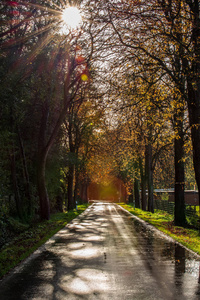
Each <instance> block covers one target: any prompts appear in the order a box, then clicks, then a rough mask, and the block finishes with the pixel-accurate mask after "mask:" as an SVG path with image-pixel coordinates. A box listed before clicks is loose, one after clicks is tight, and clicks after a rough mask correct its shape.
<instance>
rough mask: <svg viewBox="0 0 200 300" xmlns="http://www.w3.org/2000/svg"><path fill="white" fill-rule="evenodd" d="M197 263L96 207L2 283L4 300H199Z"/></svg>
mask: <svg viewBox="0 0 200 300" xmlns="http://www.w3.org/2000/svg"><path fill="white" fill-rule="evenodd" d="M198 279H199V258H198V256H196V255H193V254H192V253H190V252H188V251H187V250H186V249H185V248H182V247H180V246H179V245H178V244H175V243H174V242H173V241H172V240H171V239H167V238H166V237H165V236H164V235H162V234H159V233H158V231H157V230H152V228H151V226H148V225H145V224H144V223H143V222H140V221H139V220H138V219H137V218H135V217H133V216H131V215H130V214H129V213H128V212H126V211H124V210H123V209H121V208H120V207H119V206H117V205H115V204H109V203H94V204H92V205H91V206H90V207H89V208H88V209H87V210H86V211H85V212H84V213H83V214H81V215H80V216H79V217H78V218H76V219H75V220H73V221H72V222H71V223H70V224H68V226H66V227H65V228H64V229H62V230H61V231H59V232H58V233H57V234H56V235H55V236H54V237H52V239H50V240H49V241H48V242H47V243H46V244H45V245H44V246H42V247H41V248H39V249H38V251H36V253H34V255H32V256H31V257H30V258H29V259H28V260H27V261H26V263H25V264H23V265H21V266H20V267H19V268H17V269H16V270H15V272H13V273H12V274H11V275H10V276H8V277H6V278H5V279H4V280H3V281H2V282H1V283H0V299H1V300H12V299H13V300H22V299H23V300H27V299H31V300H33V299H34V300H40V299H46V300H60V299H67V300H74V299H85V300H86V299H87V300H88V299H89V300H93V299H102V300H103V299H107V300H108V299H109V300H110V299H111V300H112V299H119V300H124V299H127V300H128V299H131V300H132V299H134V300H140V299H141V300H151V299H155V300H162V299H167V300H168V299H171V300H176V299H177V300H178V299H181V300H184V299H185V300H186V299H194V300H196V299H200V284H199V283H198Z"/></svg>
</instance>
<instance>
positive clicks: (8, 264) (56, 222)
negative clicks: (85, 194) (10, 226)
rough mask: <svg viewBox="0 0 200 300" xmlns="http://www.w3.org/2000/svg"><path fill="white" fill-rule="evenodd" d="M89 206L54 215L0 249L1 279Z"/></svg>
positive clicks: (85, 205)
mask: <svg viewBox="0 0 200 300" xmlns="http://www.w3.org/2000/svg"><path fill="white" fill-rule="evenodd" d="M88 206H89V204H83V205H78V207H77V210H73V211H69V212H67V213H56V214H53V215H51V218H50V220H48V221H43V222H40V223H38V224H36V225H34V226H33V227H31V228H29V229H28V230H26V231H25V232H23V233H21V234H19V235H17V236H16V238H14V239H13V240H12V241H11V242H9V243H8V244H6V245H4V246H3V247H2V248H1V249H0V279H1V278H2V277H3V276H4V275H5V274H7V273H8V272H9V271H10V270H11V269H13V268H14V267H16V266H17V265H18V264H19V263H20V262H21V261H23V260H24V259H25V258H27V257H28V256H29V255H30V254H31V253H33V252H34V251H35V250H36V249H37V248H38V247H40V246H41V245H42V244H44V243H45V242H46V241H47V240H48V239H49V238H50V237H52V236H53V235H54V234H55V233H56V232H58V231H59V230H60V229H62V228H63V227H64V226H65V225H66V224H67V223H69V222H70V221H71V220H73V219H74V218H76V217H77V216H78V215H79V214H81V213H82V212H83V211H84V210H85V209H86V208H87V207H88Z"/></svg>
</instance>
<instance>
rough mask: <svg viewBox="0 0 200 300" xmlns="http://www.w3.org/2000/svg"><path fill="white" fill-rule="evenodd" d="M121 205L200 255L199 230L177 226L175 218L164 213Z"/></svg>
mask: <svg viewBox="0 0 200 300" xmlns="http://www.w3.org/2000/svg"><path fill="white" fill-rule="evenodd" d="M119 205H120V206H122V207H123V208H125V209H126V210H128V211H129V212H130V213H132V214H133V215H136V216H137V217H139V218H141V219H142V220H144V221H146V222H148V223H149V224H151V225H153V226H155V227H156V228H157V229H159V230H160V231H162V232H164V233H165V234H167V235H168V236H170V237H172V238H173V239H174V240H176V241H178V242H179V243H181V244H182V245H184V246H186V247H187V248H188V249H190V250H192V251H194V252H196V253H197V254H199V255H200V235H199V231H198V230H195V229H189V228H183V227H179V226H175V225H174V224H173V216H172V215H170V214H168V213H166V212H164V211H160V210H155V213H154V214H153V213H150V212H147V211H143V210H141V209H138V208H134V207H133V205H130V204H125V203H120V204H119Z"/></svg>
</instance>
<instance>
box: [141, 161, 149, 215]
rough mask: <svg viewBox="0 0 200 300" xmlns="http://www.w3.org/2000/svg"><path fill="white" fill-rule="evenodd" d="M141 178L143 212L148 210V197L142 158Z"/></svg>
mask: <svg viewBox="0 0 200 300" xmlns="http://www.w3.org/2000/svg"><path fill="white" fill-rule="evenodd" d="M139 166H140V176H141V203H142V210H144V211H146V210H147V196H146V176H145V172H144V169H143V163H142V158H141V157H140V158H139Z"/></svg>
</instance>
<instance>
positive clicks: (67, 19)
mask: <svg viewBox="0 0 200 300" xmlns="http://www.w3.org/2000/svg"><path fill="white" fill-rule="evenodd" d="M62 20H63V23H64V25H66V26H68V27H69V28H71V29H76V28H77V27H78V26H80V24H81V21H82V18H81V14H80V11H79V9H78V8H77V7H74V6H69V7H66V8H65V9H64V10H63V12H62Z"/></svg>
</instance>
